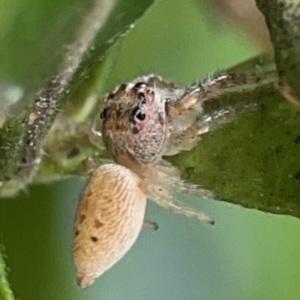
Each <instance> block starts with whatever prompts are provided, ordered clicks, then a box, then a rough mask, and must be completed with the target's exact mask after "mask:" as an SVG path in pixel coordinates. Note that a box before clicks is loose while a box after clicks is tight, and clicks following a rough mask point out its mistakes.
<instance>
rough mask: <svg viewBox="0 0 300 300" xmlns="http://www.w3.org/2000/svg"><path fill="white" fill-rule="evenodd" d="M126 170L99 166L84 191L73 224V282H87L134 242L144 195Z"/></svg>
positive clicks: (140, 218)
mask: <svg viewBox="0 0 300 300" xmlns="http://www.w3.org/2000/svg"><path fill="white" fill-rule="evenodd" d="M140 183H141V182H140V179H139V178H138V177H137V176H136V175H135V174H134V173H133V172H131V171H130V170H129V169H127V168H125V167H123V166H121V165H117V164H107V165H103V166H101V167H99V168H98V169H97V170H96V171H95V172H94V173H93V175H92V177H91V179H90V181H89V183H88V185H87V187H86V189H85V190H84V192H83V194H82V196H81V200H80V204H79V208H78V212H77V218H76V224H75V237H74V261H75V265H76V268H77V284H78V285H79V286H81V287H86V286H89V285H91V284H92V283H93V282H94V280H95V278H97V277H99V276H100V275H102V274H103V273H104V272H105V271H107V270H108V269H110V268H111V267H112V266H113V265H114V264H116V263H117V262H118V261H119V260H120V259H121V258H122V257H123V256H124V255H125V254H126V252H127V251H128V250H129V249H130V248H131V247H132V245H133V244H134V242H135V241H136V239H137V237H138V235H139V233H140V231H141V228H142V225H143V220H144V215H145V209H146V195H145V193H144V192H143V191H142V189H141V188H140Z"/></svg>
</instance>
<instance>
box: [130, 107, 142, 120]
mask: <svg viewBox="0 0 300 300" xmlns="http://www.w3.org/2000/svg"><path fill="white" fill-rule="evenodd" d="M145 118H146V114H145V113H144V112H143V110H142V109H141V108H140V107H138V106H137V107H136V108H134V109H133V110H132V112H131V114H130V116H129V121H130V122H132V123H134V124H135V123H136V122H139V121H144V120H145Z"/></svg>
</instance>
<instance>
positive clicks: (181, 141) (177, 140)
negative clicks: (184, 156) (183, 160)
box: [163, 125, 209, 156]
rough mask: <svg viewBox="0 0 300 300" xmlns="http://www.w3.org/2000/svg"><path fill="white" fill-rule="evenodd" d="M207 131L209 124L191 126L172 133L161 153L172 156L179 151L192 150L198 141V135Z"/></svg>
mask: <svg viewBox="0 0 300 300" xmlns="http://www.w3.org/2000/svg"><path fill="white" fill-rule="evenodd" d="M208 131H209V126H202V127H200V128H197V126H194V125H193V126H191V127H189V128H187V129H186V130H184V131H182V132H178V133H174V134H172V135H171V136H170V137H169V138H168V140H167V143H166V148H165V151H164V153H163V155H165V156H172V155H176V154H178V153H180V152H181V151H190V150H192V149H193V148H194V147H195V146H196V145H197V144H198V142H199V140H200V135H202V134H204V133H206V132H208Z"/></svg>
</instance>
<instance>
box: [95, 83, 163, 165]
mask: <svg viewBox="0 0 300 300" xmlns="http://www.w3.org/2000/svg"><path fill="white" fill-rule="evenodd" d="M167 101H168V99H166V98H162V97H160V95H159V94H157V93H155V89H154V88H153V87H152V86H150V85H149V84H147V83H146V82H142V81H139V82H137V83H129V84H122V85H121V86H119V87H118V88H117V89H116V90H115V91H114V92H112V93H111V94H109V95H108V96H107V97H106V98H105V99H104V101H103V107H102V111H101V115H100V118H101V119H102V137H103V141H104V144H105V146H106V148H107V150H108V151H110V152H111V154H112V155H113V158H114V159H115V161H117V162H118V158H119V157H120V156H124V155H125V156H129V157H130V158H131V159H133V160H135V161H137V162H139V163H143V164H148V163H153V162H154V161H155V160H156V159H157V158H158V157H160V156H161V154H162V151H163V148H164V145H165V142H166V139H167V135H168V134H167V131H168V129H167V127H168V120H167V118H168V116H167V110H166V105H167Z"/></svg>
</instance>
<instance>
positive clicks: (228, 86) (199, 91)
mask: <svg viewBox="0 0 300 300" xmlns="http://www.w3.org/2000/svg"><path fill="white" fill-rule="evenodd" d="M263 83H266V81H265V80H262V79H261V78H260V77H259V76H256V75H249V74H245V73H225V72H219V73H216V74H214V75H213V76H211V77H208V78H207V79H205V80H203V81H201V82H200V83H199V84H197V85H196V86H192V87H190V88H188V89H186V91H185V93H184V94H183V96H182V98H181V99H180V100H178V102H177V107H178V108H179V109H180V110H181V109H182V110H186V109H189V108H190V107H192V106H193V105H195V104H196V103H197V102H200V103H203V102H204V101H207V100H210V99H214V98H216V97H220V96H222V95H223V94H226V93H229V92H233V91H235V90H236V91H239V92H241V91H244V90H248V89H253V88H255V87H256V86H257V84H263Z"/></svg>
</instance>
